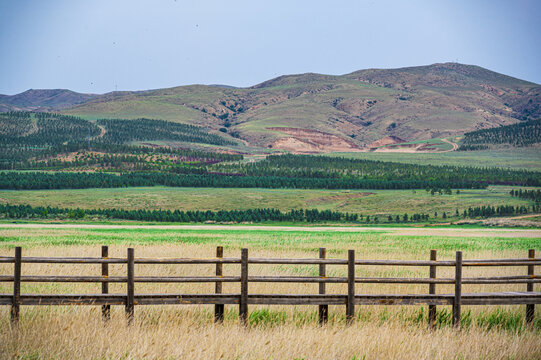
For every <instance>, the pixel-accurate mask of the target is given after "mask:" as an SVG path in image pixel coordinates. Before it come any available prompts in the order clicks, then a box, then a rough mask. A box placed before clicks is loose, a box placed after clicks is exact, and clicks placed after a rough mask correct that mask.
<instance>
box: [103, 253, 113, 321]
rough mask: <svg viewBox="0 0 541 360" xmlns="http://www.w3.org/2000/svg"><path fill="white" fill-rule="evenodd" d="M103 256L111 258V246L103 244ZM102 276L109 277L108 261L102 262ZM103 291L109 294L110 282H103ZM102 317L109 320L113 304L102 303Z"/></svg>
mask: <svg viewBox="0 0 541 360" xmlns="http://www.w3.org/2000/svg"><path fill="white" fill-rule="evenodd" d="M101 257H102V259H107V258H109V247H108V246H106V245H103V246H102V247H101ZM101 276H103V277H104V278H108V277H109V264H108V263H102V264H101ZM101 293H102V294H109V283H108V282H106V281H104V282H102V283H101ZM101 317H102V319H103V321H107V320H109V319H110V318H111V305H102V306H101Z"/></svg>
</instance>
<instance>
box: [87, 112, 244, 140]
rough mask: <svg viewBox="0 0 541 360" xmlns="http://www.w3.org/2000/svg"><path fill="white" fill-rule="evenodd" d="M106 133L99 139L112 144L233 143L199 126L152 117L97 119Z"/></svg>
mask: <svg viewBox="0 0 541 360" xmlns="http://www.w3.org/2000/svg"><path fill="white" fill-rule="evenodd" d="M97 123H98V124H99V125H101V126H103V127H104V128H105V129H106V130H107V133H106V134H105V136H103V138H101V139H100V140H99V141H101V142H106V143H112V144H125V143H127V142H130V141H143V140H169V141H185V142H194V143H203V144H214V145H234V144H235V143H234V142H233V141H231V140H227V139H226V138H224V137H221V136H218V135H215V134H211V133H209V132H208V131H207V130H206V129H205V128H202V127H200V126H194V125H188V124H179V123H174V122H170V121H165V120H153V119H145V118H140V119H134V120H125V119H98V120H97Z"/></svg>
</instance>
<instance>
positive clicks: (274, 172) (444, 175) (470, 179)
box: [214, 154, 541, 188]
mask: <svg viewBox="0 0 541 360" xmlns="http://www.w3.org/2000/svg"><path fill="white" fill-rule="evenodd" d="M214 168H215V169H218V170H219V171H222V172H225V173H231V174H243V175H249V176H282V177H302V178H332V179H362V180H365V181H370V180H379V181H383V182H385V181H405V182H422V181H427V182H433V183H441V184H459V183H464V184H468V183H480V184H492V185H526V184H528V186H539V185H541V173H539V172H533V171H528V170H510V169H501V168H489V167H472V166H455V165H439V166H436V165H419V164H407V163H396V162H388V161H375V160H363V159H350V158H344V157H329V156H318V155H290V154H288V155H271V156H268V157H267V158H266V159H265V160H263V161H259V162H254V163H234V164H218V165H216V166H215V167H214ZM446 187H451V188H461V186H456V185H453V186H445V185H443V186H439V188H446ZM465 187H466V188H468V187H469V186H465ZM404 188H408V187H404Z"/></svg>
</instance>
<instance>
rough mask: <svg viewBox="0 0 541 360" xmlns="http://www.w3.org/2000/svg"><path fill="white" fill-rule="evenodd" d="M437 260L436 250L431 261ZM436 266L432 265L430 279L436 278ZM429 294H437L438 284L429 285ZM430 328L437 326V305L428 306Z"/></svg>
mask: <svg viewBox="0 0 541 360" xmlns="http://www.w3.org/2000/svg"><path fill="white" fill-rule="evenodd" d="M436 260H437V251H436V250H430V261H436ZM436 269H437V266H436V265H430V279H435V278H436ZM428 293H429V294H430V295H434V294H436V284H433V283H432V284H429V285H428ZM428 326H430V327H432V328H433V327H435V326H436V305H428Z"/></svg>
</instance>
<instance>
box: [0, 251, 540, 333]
mask: <svg viewBox="0 0 541 360" xmlns="http://www.w3.org/2000/svg"><path fill="white" fill-rule="evenodd" d="M101 250H102V251H101V255H102V256H101V257H22V250H21V248H20V247H17V248H15V256H14V257H8V256H0V263H13V264H14V270H13V275H0V282H12V283H13V294H0V305H10V306H11V320H12V323H13V324H14V325H16V324H17V322H18V320H19V309H20V306H21V305H100V306H102V317H103V319H104V320H107V319H109V318H110V307H111V305H123V306H125V309H126V315H127V319H128V322H129V323H131V322H132V321H133V317H134V308H135V305H166V304H213V305H214V306H215V321H217V322H219V321H222V320H223V318H224V307H225V305H229V304H236V305H238V306H239V319H240V321H241V322H242V323H246V321H247V319H248V305H251V304H264V305H318V308H319V311H318V313H319V321H320V323H325V322H326V321H327V319H328V314H329V308H328V307H329V305H345V308H346V319H347V322H348V323H351V322H352V321H353V319H354V314H355V306H357V305H428V307H429V311H428V314H429V315H428V321H429V324H430V325H431V326H433V325H434V324H435V321H436V306H438V305H450V306H452V314H453V317H452V323H453V325H455V326H456V325H459V324H460V312H461V306H462V305H516V304H525V305H526V322H527V324H531V323H532V322H533V318H534V310H535V308H534V306H535V305H534V304H540V303H541V292H534V283H541V276H538V275H537V276H536V275H535V274H534V269H535V266H539V265H541V259H540V258H537V259H536V258H535V251H534V250H533V249H532V250H529V252H528V257H527V258H521V259H490V260H463V259H462V252H461V251H457V252H456V258H455V260H451V261H449V260H444V261H440V260H437V256H436V255H437V254H436V251H435V250H431V251H430V260H426V261H425V260H364V259H355V251H354V250H349V251H348V258H347V259H328V258H327V257H326V250H325V249H324V248H321V249H319V258H303V259H281V258H254V257H251V258H250V257H248V249H242V250H241V256H240V258H230V257H229V258H227V257H224V256H223V248H222V247H221V246H219V247H218V248H217V250H216V257H215V258H201V259H198V258H136V257H135V255H134V249H132V248H129V249H127V257H126V258H114V257H109V252H108V247H107V246H102V249H101ZM23 263H33V264H101V273H102V275H101V276H45V275H26V276H25V275H22V269H21V267H22V264H23ZM109 264H126V265H127V266H126V268H127V271H126V276H109ZM136 264H215V265H216V276H174V277H172V276H167V277H165V276H135V265H136ZM223 264H238V265H240V276H226V275H224V274H223ZM251 264H289V265H319V276H249V265H251ZM330 265H336V266H347V277H328V276H326V275H327V273H326V271H327V266H330ZM357 266H408V267H410V266H414V267H417V266H421V267H428V268H429V269H428V270H429V277H428V278H389V277H356V276H355V268H356V267H357ZM484 266H491V267H507V266H513V267H516V266H519V267H520V266H522V267H526V268H527V272H526V274H525V275H515V276H498V277H477V278H467V277H462V269H463V267H484ZM438 267H454V268H455V276H454V277H450V278H439V277H437V268H438ZM21 282H48V283H49V282H50V283H59V282H74V283H101V284H102V289H101V290H102V291H101V294H21ZM225 282H235V283H240V293H223V292H222V290H223V289H222V284H223V283H225ZM256 282H265V283H271V282H284V283H317V284H319V293H318V294H254V293H249V291H248V290H249V286H248V285H249V283H256ZM109 283H126V284H127V286H126V289H127V290H126V293H124V294H110V293H109V286H108V285H109ZM135 283H215V291H214V293H212V294H146V293H144V294H138V293H135ZM336 283H345V284H347V293H346V294H327V293H326V284H336ZM359 283H361V284H369V283H372V284H374V283H375V284H427V285H428V294H356V293H355V284H359ZM437 284H454V285H455V286H454V288H455V291H454V293H452V294H436V285H437ZM463 284H526V289H525V290H526V291H523V292H493V293H463V292H462V285H463Z"/></svg>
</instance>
